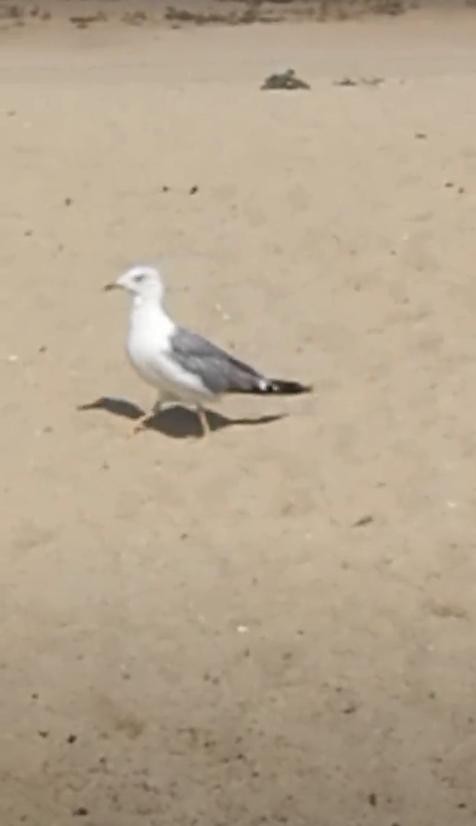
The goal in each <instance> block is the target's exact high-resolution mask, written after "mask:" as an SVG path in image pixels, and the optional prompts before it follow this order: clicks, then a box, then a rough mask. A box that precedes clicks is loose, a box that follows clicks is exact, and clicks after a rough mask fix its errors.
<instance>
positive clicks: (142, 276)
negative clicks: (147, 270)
mask: <svg viewBox="0 0 476 826" xmlns="http://www.w3.org/2000/svg"><path fill="white" fill-rule="evenodd" d="M144 278H145V275H135V276H134V281H135V282H136V284H140V283H141V281H143V280H144Z"/></svg>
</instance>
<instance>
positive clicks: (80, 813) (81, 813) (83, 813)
mask: <svg viewBox="0 0 476 826" xmlns="http://www.w3.org/2000/svg"><path fill="white" fill-rule="evenodd" d="M88 814H89V809H86V806H79V807H78V808H77V809H74V811H73V817H87V816H88Z"/></svg>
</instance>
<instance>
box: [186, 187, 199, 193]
mask: <svg viewBox="0 0 476 826" xmlns="http://www.w3.org/2000/svg"><path fill="white" fill-rule="evenodd" d="M196 192H198V186H191V187H190V190H189V193H188V194H189V195H195V193H196Z"/></svg>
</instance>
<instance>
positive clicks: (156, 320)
mask: <svg viewBox="0 0 476 826" xmlns="http://www.w3.org/2000/svg"><path fill="white" fill-rule="evenodd" d="M141 327H142V328H145V327H149V328H151V329H155V330H156V332H157V334H160V335H162V336H164V335H166V336H167V335H168V334H169V333H171V332H172V330H173V329H174V324H173V322H172V320H171V319H170V318H169V316H168V315H167V313H166V312H165V310H164V308H163V307H162V304H160V303H159V302H158V301H157V297H156V296H155V295H145V296H144V295H137V294H136V295H134V297H133V299H132V306H131V311H130V316H129V329H130V331H131V332H133V331H135V330H138V329H139V328H141Z"/></svg>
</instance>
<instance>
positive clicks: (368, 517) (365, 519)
mask: <svg viewBox="0 0 476 826" xmlns="http://www.w3.org/2000/svg"><path fill="white" fill-rule="evenodd" d="M373 521H374V518H373V516H372V514H370V513H366V514H365V516H361V517H360V519H357V521H356V522H354V523H353V525H352V527H353V528H362V527H364V525H370V524H371V523H372V522H373Z"/></svg>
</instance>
